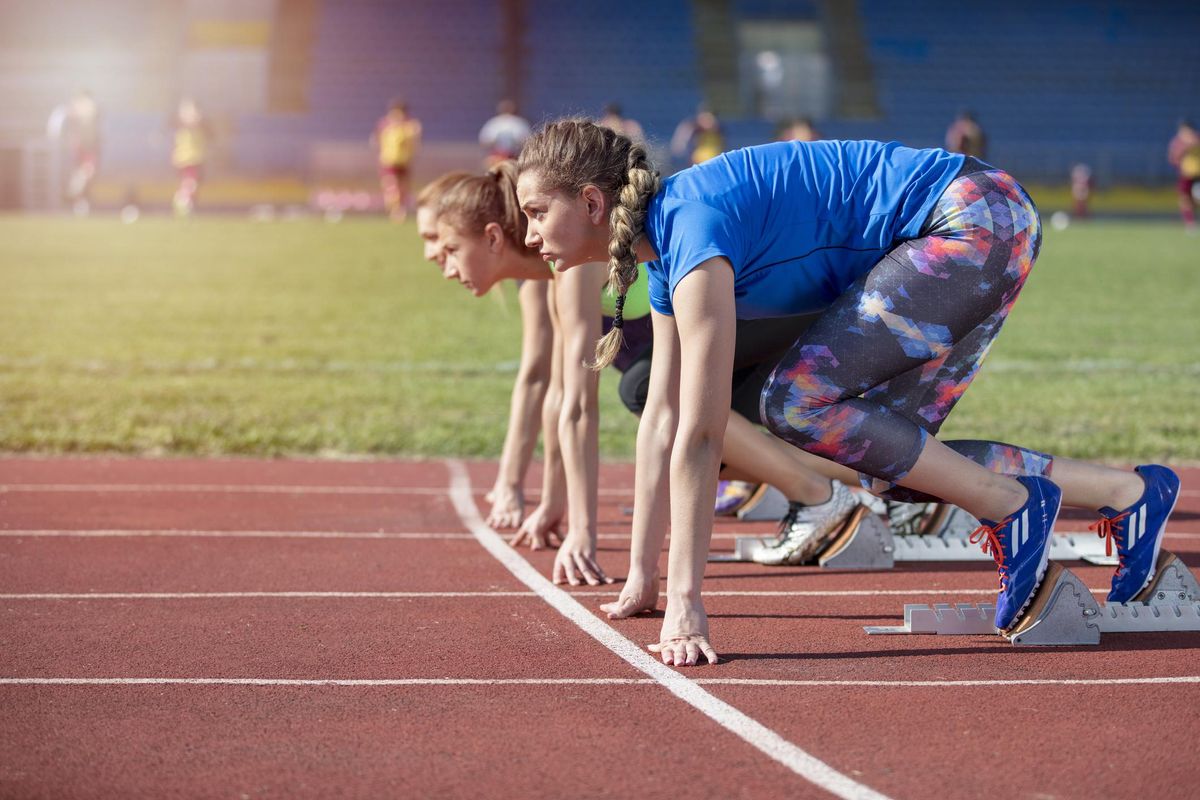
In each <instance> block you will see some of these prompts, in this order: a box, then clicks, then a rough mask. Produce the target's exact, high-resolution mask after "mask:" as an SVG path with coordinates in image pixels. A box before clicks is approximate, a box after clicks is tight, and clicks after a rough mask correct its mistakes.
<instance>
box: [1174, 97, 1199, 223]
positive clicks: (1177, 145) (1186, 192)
mask: <svg viewBox="0 0 1200 800" xmlns="http://www.w3.org/2000/svg"><path fill="white" fill-rule="evenodd" d="M1167 160H1168V161H1170V162H1171V166H1173V167H1175V169H1176V170H1178V171H1179V183H1178V188H1179V213H1180V215H1181V216H1182V217H1183V224H1184V227H1185V228H1186V229H1187V231H1188V233H1195V231H1196V187H1197V186H1198V185H1200V133H1197V132H1196V128H1195V126H1193V125H1192V123H1191V122H1189V121H1188V120H1186V119H1185V120H1180V122H1179V128H1178V130H1176V131H1175V136H1174V138H1173V139H1171V144H1170V145H1169V146H1168V148H1167Z"/></svg>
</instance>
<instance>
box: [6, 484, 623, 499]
mask: <svg viewBox="0 0 1200 800" xmlns="http://www.w3.org/2000/svg"><path fill="white" fill-rule="evenodd" d="M487 491H488V490H487V489H483V488H480V489H473V490H472V493H473V494H476V495H484V494H487ZM4 492H10V493H18V492H26V493H38V492H46V493H63V492H97V493H103V494H110V493H116V492H139V493H142V492H144V493H150V492H177V493H181V494H186V493H204V492H214V493H217V494H346V495H356V494H362V495H414V494H415V495H430V496H434V497H444V496H445V495H446V490H445V489H441V488H432V487H419V486H319V485H316V486H308V485H305V484H300V483H286V484H261V483H3V484H0V493H4ZM600 494H602V495H609V496H613V497H623V496H631V495H632V494H633V489H617V488H611V487H610V488H603V489H601V490H600ZM526 496H527V497H530V498H532V499H536V498H537V497H538V496H539V493H538V492H536V491H533V492H529V493H527V494H526Z"/></svg>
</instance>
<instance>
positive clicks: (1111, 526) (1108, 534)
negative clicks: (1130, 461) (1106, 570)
mask: <svg viewBox="0 0 1200 800" xmlns="http://www.w3.org/2000/svg"><path fill="white" fill-rule="evenodd" d="M1135 471H1136V472H1137V474H1138V475H1141V476H1142V480H1143V481H1145V483H1146V490H1145V491H1144V492H1142V497H1141V499H1140V500H1138V501H1137V502H1136V503H1134V504H1133V505H1131V506H1130V507H1129V508H1127V509H1125V510H1124V511H1117V510H1116V509H1113V508H1109V507H1107V506H1105V507H1104V508H1102V509H1100V521H1099V522H1097V523H1096V524H1095V525H1091V526H1089V530H1093V531H1095V532H1096V533H1098V534H1100V536H1101V538H1103V539H1105V540H1106V542H1107V544H1108V547H1107V548H1106V549H1107V551H1108V554H1109V555H1112V546H1113V542H1116V544H1117V571H1116V572H1115V573H1114V574H1113V579H1112V591H1110V592H1109V593H1108V602H1110V603H1128V602H1129V601H1130V600H1132V599H1133V598H1134V597H1135V596H1137V594H1138V592H1140V591H1142V589H1145V588H1146V587H1147V586H1148V585H1149V584H1150V581H1152V580H1153V579H1154V565H1155V562H1157V561H1158V550H1159V547H1161V546H1162V537H1163V531H1164V530H1166V527H1167V518H1168V517H1170V516H1171V512H1172V511H1174V510H1175V501H1176V500H1178V499H1179V476H1178V475H1176V474H1175V473H1174V472H1172V471H1171V470H1169V469H1167V468H1166V467H1162V466H1159V465H1158V464H1146V465H1143V466H1140V467H1137V468H1136V470H1135Z"/></svg>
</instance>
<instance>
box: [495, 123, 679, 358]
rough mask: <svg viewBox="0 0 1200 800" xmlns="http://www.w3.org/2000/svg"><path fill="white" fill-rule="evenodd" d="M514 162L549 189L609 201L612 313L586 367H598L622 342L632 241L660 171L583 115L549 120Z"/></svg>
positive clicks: (632, 276)
mask: <svg viewBox="0 0 1200 800" xmlns="http://www.w3.org/2000/svg"><path fill="white" fill-rule="evenodd" d="M517 163H518V166H519V167H520V171H521V172H536V173H537V174H538V176H539V177H540V178H541V185H542V188H543V189H545V190H547V191H561V192H566V193H568V194H571V195H578V194H579V193H580V192H581V191H583V187H585V186H595V187H596V188H598V189H599V190H600V191H601V192H603V193H604V196H605V197H606V198H607V199H608V203H609V207H610V209H611V211H610V212H609V217H608V229H609V239H608V286H609V288H610V290H611V291H612V292H613V293H614V294H615V295H616V314H615V315H614V317H613V326H612V330H610V331H609V332H608V333H607V334H605V335H604V337H603V338H602V339H600V341H598V342H597V343H596V356H595V361H593V362H592V363H591V364H589V365H588V366H590V367H591V368H592V369H601V368H602V367H605V366H607V365H609V364H611V363H612V360H613V359H614V358H616V355H617V353H618V352H619V351H620V349H621V345H622V343H623V342H624V335H623V334H622V332H621V328H622V327H623V325H624V318H623V309H624V306H625V295H626V293H627V292H628V291H629V287H630V286H632V285H633V283H634V282H635V281H636V280H637V255H636V254H635V251H634V245H635V244H636V243H637V241H638V240H639V239H641V238H642V237H643V236H644V235H645V223H646V208H647V207H648V206H649V205H650V200H651V198H653V197H654V195H655V194H657V193H658V188H659V185H660V181H659V177H658V171H657V170H655V169H654V167H653V166H652V165H651V164H650V159H649V158H648V157H647V155H646V149H645V148H644V147H642V146H641V145H636V144H634V143H633V142H632V141H630V139H629V138H628V137H626V136H622V135H621V134H619V133H617V132H616V131H614V130H612V129H611V128H606V127H604V126H603V125H597V124H596V123H594V122H591V121H590V120H586V119H563V120H558V121H557V122H552V123H550V124H549V125H547V126H546V127H544V128H543V129H542V130H540V131H538V132H537V133H535V134H534V135H533V136H532V137H530V138H529V139H528V140H527V141H526V142H525V146H524V147H523V148H522V149H521V156H520V158H519V160H518V162H517Z"/></svg>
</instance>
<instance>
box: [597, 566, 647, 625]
mask: <svg viewBox="0 0 1200 800" xmlns="http://www.w3.org/2000/svg"><path fill="white" fill-rule="evenodd" d="M660 583H661V582H660V580H659V577H658V573H657V572H655V573H654V574H653V575H651V576H649V577H644V578H638V577H635V576H634V575H633V574H632V572H631V573H630V575H629V577H628V578H626V579H625V586H624V587H622V589H621V595H620V596H619V597H618V598H617V599H616V601H614V602H612V603H602V604H601V605H600V610H601V611H603V612H604V613H606V614H608V618H609V619H625V618H626V617H632V616H634V615H635V614H646V613H650V612H652V611H654V609H656V608H658V592H659V585H660Z"/></svg>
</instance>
